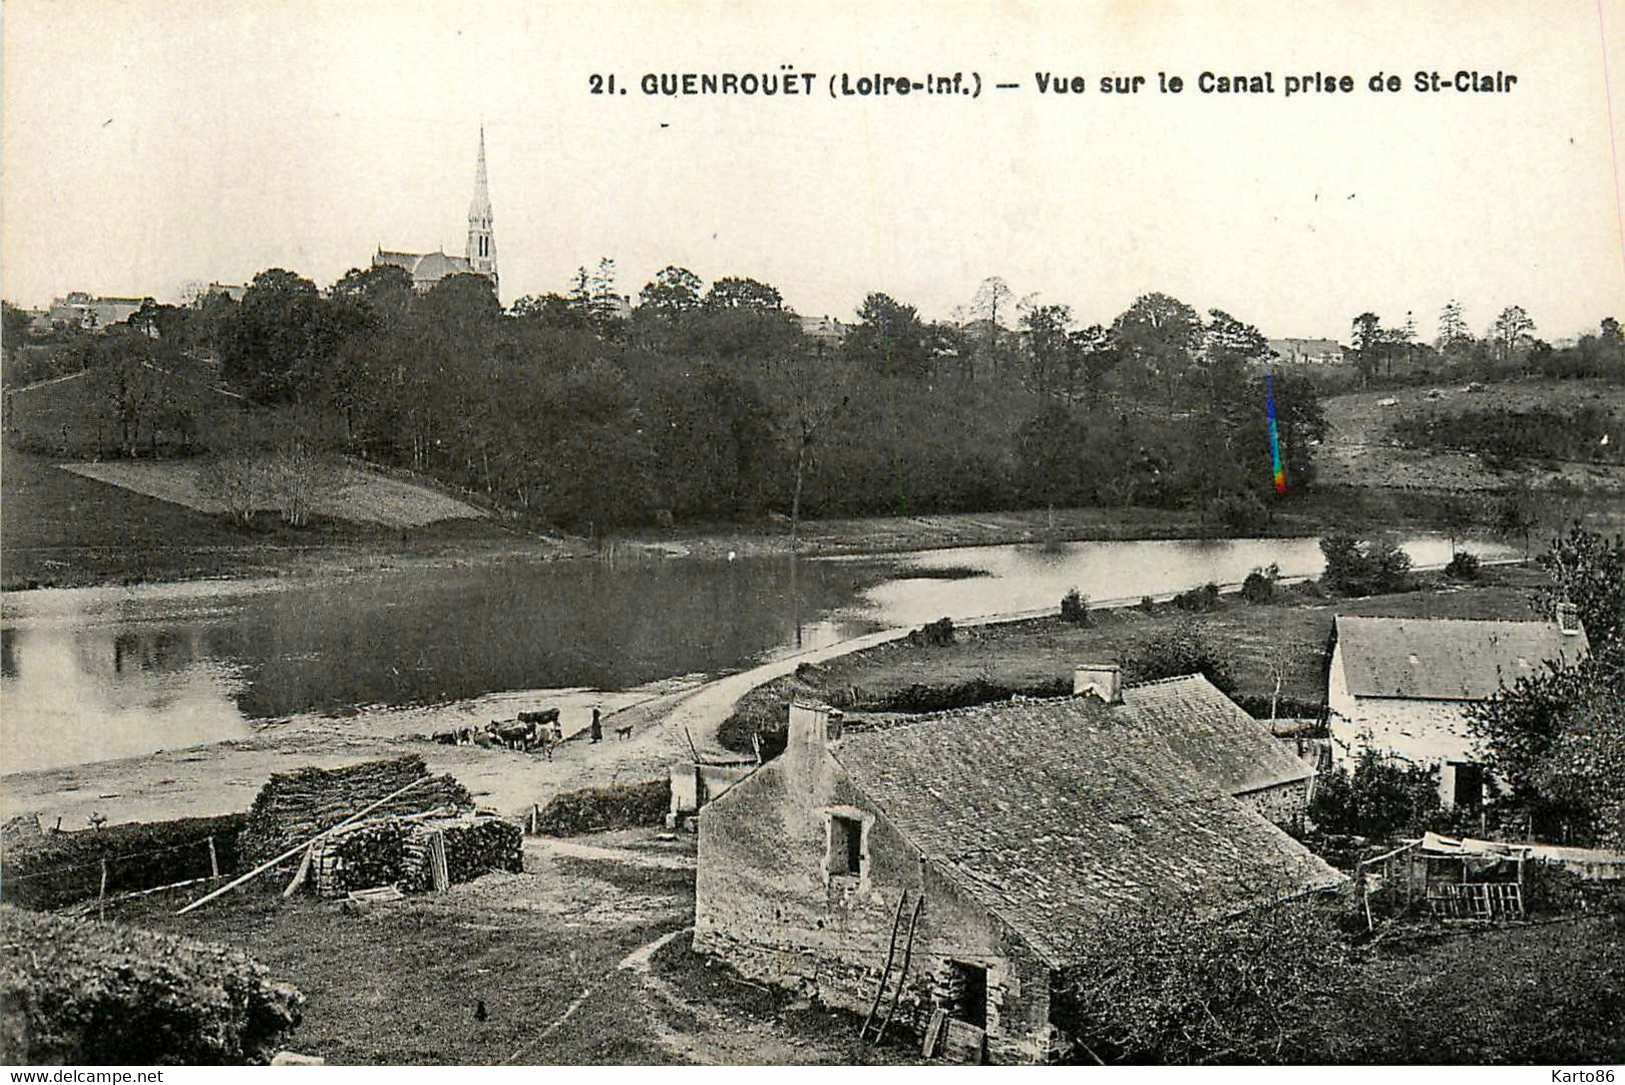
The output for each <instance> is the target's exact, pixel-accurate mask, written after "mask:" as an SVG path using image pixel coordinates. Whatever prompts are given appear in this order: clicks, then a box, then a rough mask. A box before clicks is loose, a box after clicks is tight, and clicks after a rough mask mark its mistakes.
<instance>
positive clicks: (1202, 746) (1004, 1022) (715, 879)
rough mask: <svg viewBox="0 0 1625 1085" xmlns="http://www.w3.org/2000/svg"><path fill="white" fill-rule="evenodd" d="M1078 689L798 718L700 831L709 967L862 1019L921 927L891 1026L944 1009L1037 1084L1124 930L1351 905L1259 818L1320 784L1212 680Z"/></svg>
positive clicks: (1091, 679)
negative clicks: (1328, 891)
mask: <svg viewBox="0 0 1625 1085" xmlns="http://www.w3.org/2000/svg"><path fill="white" fill-rule="evenodd" d="M1076 686H1077V688H1078V689H1079V690H1080V693H1079V695H1075V696H1073V697H1070V698H1055V699H1042V700H1023V701H1011V702H1004V703H999V704H993V705H984V706H979V707H976V708H970V709H963V710H957V711H952V712H945V713H937V714H932V715H928V716H924V717H920V718H918V719H915V720H911V721H909V722H906V723H902V724H898V725H894V726H889V727H883V728H879V729H875V730H868V731H859V730H857V729H856V726H854V727H853V728H852V729H847V728H846V727H845V725H844V720H843V719H842V717H841V715H840V713H838V712H836V711H834V710H832V709H829V708H827V707H821V706H811V705H805V704H797V705H795V706H793V707H792V708H791V711H790V734H789V741H788V744H787V746H786V749H785V751H784V753H783V754H782V755H781V756H780V757H779V758H777V759H776V760H774V761H772V762H770V763H768V764H767V765H765V766H764V767H763V768H761V769H760V770H759V771H757V772H756V773H755V774H754V775H752V776H751V777H750V778H748V779H746V780H744V781H743V782H741V783H740V784H738V786H736V787H734V788H733V789H732V790H730V791H729V792H728V793H727V794H725V795H722V796H721V797H719V798H717V799H716V800H715V801H714V802H712V803H710V804H709V805H708V806H706V807H705V808H704V810H702V811H701V813H700V817H699V826H700V829H699V869H698V874H697V880H696V903H695V934H694V946H695V949H696V950H698V951H700V952H705V953H712V954H716V955H718V956H720V957H722V958H723V959H725V960H726V961H728V962H729V963H730V964H732V965H733V966H734V967H735V968H737V969H738V970H739V971H740V972H742V973H743V974H745V975H746V976H749V977H751V978H754V979H758V980H762V981H766V982H770V983H774V984H778V985H782V986H789V987H794V988H799V989H801V990H804V991H805V992H806V993H807V994H808V995H809V996H812V997H816V998H818V999H820V1000H821V1001H822V1002H824V1003H825V1004H826V1005H830V1006H835V1007H840V1008H844V1009H848V1010H852V1011H855V1012H857V1013H860V1014H861V1013H865V1012H867V1011H868V1010H869V1009H870V1006H871V1005H872V1004H873V1003H874V1000H875V998H876V991H877V987H878V986H879V984H880V983H881V980H882V976H883V974H884V973H883V970H884V968H885V966H886V962H887V958H888V949H889V947H890V946H891V944H892V936H893V931H894V929H895V927H894V925H895V924H897V923H898V921H899V918H900V917H902V916H903V915H904V914H905V910H904V905H905V904H906V905H907V909H908V912H909V913H910V914H912V911H913V909H914V908H915V907H916V906H918V909H919V910H918V913H917V919H916V920H915V921H914V922H913V923H912V924H911V925H910V926H911V929H912V934H913V937H912V942H911V947H910V951H909V952H908V954H907V956H908V959H909V961H910V965H909V967H908V969H907V970H906V971H905V972H904V973H903V975H902V980H901V990H900V994H899V995H898V1011H897V1018H896V1020H895V1021H894V1022H893V1025H894V1027H896V1026H897V1025H898V1024H901V1025H902V1026H903V1027H904V1028H912V1029H913V1030H914V1031H915V1032H917V1033H923V1031H924V1030H925V1028H926V1026H927V1023H928V1021H929V1020H930V1019H931V1017H932V1016H933V1011H934V1010H937V1009H941V1010H943V1011H944V1012H945V1013H946V1015H947V1017H948V1018H950V1019H952V1020H957V1021H960V1022H964V1023H966V1024H967V1025H969V1026H973V1027H974V1028H979V1029H982V1030H985V1044H986V1049H985V1050H986V1054H987V1056H988V1057H990V1058H992V1059H993V1060H995V1061H1000V1062H1034V1061H1041V1060H1043V1059H1045V1058H1046V1057H1047V1056H1049V1055H1050V1054H1051V1052H1052V1051H1053V1050H1055V1048H1056V1045H1057V1044H1058V1043H1059V1042H1060V1040H1061V1038H1060V1037H1058V1036H1057V1035H1056V1033H1055V1030H1054V1029H1053V1028H1052V1026H1051V1023H1050V991H1051V983H1052V981H1053V980H1055V979H1056V978H1057V976H1058V974H1059V973H1061V972H1062V971H1063V970H1064V969H1066V968H1068V967H1069V966H1072V965H1074V964H1076V963H1078V962H1079V961H1080V959H1082V957H1083V956H1084V954H1085V952H1086V950H1087V947H1088V944H1089V940H1090V934H1091V932H1092V931H1094V930H1096V929H1098V928H1099V926H1100V925H1102V924H1104V923H1107V922H1110V921H1111V919H1112V918H1113V917H1114V916H1115V915H1120V914H1121V913H1122V912H1123V911H1125V910H1136V909H1151V910H1166V911H1170V912H1172V911H1180V912H1188V913H1195V914H1198V915H1213V916H1216V915H1223V914H1229V913H1233V912H1236V911H1241V910H1245V909H1247V908H1249V907H1253V906H1257V905H1260V904H1264V903H1268V902H1272V901H1276V900H1281V899H1285V898H1289V897H1293V896H1299V895H1302V894H1304V893H1308V892H1313V891H1316V890H1321V889H1325V888H1330V887H1332V886H1335V885H1337V884H1339V883H1340V882H1341V880H1342V878H1341V876H1340V875H1339V874H1338V873H1337V872H1336V871H1335V870H1333V869H1332V868H1330V867H1329V866H1327V865H1326V864H1325V863H1323V862H1322V861H1321V860H1320V859H1318V858H1316V857H1315V856H1314V855H1312V854H1310V853H1309V852H1308V851H1307V850H1306V849H1304V848H1303V847H1302V846H1301V845H1299V844H1298V843H1297V842H1296V841H1295V840H1293V839H1292V838H1291V837H1289V836H1288V835H1286V833H1284V832H1282V831H1281V830H1280V829H1279V828H1277V827H1276V826H1275V825H1274V824H1272V823H1271V821H1270V820H1269V818H1267V817H1266V816H1265V815H1264V814H1263V813H1261V812H1260V811H1261V810H1276V809H1279V810H1282V811H1286V814H1285V817H1286V819H1290V818H1291V817H1293V816H1296V815H1294V814H1292V813H1291V811H1290V808H1291V807H1292V806H1293V805H1294V804H1296V803H1297V802H1299V801H1301V797H1302V796H1303V795H1305V794H1306V788H1307V782H1306V780H1305V776H1306V775H1307V774H1308V772H1309V770H1308V769H1307V768H1306V767H1305V766H1304V765H1303V763H1302V762H1301V761H1299V760H1298V759H1297V758H1296V757H1294V756H1292V754H1291V753H1289V752H1288V751H1286V750H1284V749H1282V748H1281V747H1280V744H1279V743H1277V742H1276V741H1275V740H1274V739H1273V738H1271V737H1270V736H1269V734H1268V732H1267V730H1265V729H1264V726H1263V725H1262V724H1258V723H1256V722H1255V721H1252V720H1251V719H1250V718H1249V717H1247V716H1246V715H1245V713H1241V712H1240V710H1239V709H1236V708H1235V706H1234V704H1232V703H1231V702H1229V701H1228V699H1227V698H1225V697H1224V695H1223V694H1221V693H1220V692H1219V691H1218V690H1217V689H1215V688H1214V687H1213V686H1212V685H1210V684H1209V683H1208V682H1207V681H1206V679H1204V678H1201V677H1199V676H1198V677H1189V678H1180V679H1173V680H1169V681H1164V682H1157V683H1152V684H1149V685H1146V686H1139V687H1131V688H1128V689H1123V688H1122V686H1121V682H1120V679H1119V676H1118V675H1117V672H1116V668H1114V667H1113V668H1081V669H1080V671H1079V677H1078V680H1077V682H1076ZM1221 702H1222V703H1221ZM1226 705H1228V706H1229V707H1228V708H1225V706H1226ZM1243 724H1245V725H1246V726H1247V727H1248V728H1250V729H1251V730H1252V731H1256V732H1258V733H1259V734H1260V735H1261V739H1260V741H1258V742H1257V743H1254V742H1253V739H1252V735H1251V732H1250V731H1246V730H1244V729H1243V727H1242V725H1243ZM1226 736H1228V739H1231V740H1234V741H1233V742H1231V741H1227V737H1226ZM1231 747H1234V748H1231ZM1250 750H1256V751H1257V755H1258V757H1259V759H1260V761H1261V763H1262V766H1263V767H1257V766H1254V765H1251V764H1249V763H1248V762H1249V754H1248V752H1247V751H1250ZM1238 793H1239V797H1238ZM1294 795H1295V796H1297V797H1296V798H1294V797H1290V796H1294ZM898 954H899V956H900V957H901V956H903V955H904V949H903V948H901V947H900V948H899V949H898ZM891 986H892V987H896V986H898V980H897V978H896V976H895V975H894V976H893V978H892V985H891ZM887 990H888V995H887V998H888V1000H889V999H890V997H891V996H890V990H891V988H890V987H888V989H887Z"/></svg>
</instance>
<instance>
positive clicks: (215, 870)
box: [209, 833, 220, 878]
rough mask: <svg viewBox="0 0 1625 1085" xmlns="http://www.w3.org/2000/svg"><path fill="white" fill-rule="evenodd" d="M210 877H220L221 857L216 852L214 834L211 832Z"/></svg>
mask: <svg viewBox="0 0 1625 1085" xmlns="http://www.w3.org/2000/svg"><path fill="white" fill-rule="evenodd" d="M209 877H211V878H218V877H220V857H219V856H218V855H217V854H215V850H214V834H213V833H210V834H209Z"/></svg>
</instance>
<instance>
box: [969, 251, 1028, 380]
mask: <svg viewBox="0 0 1625 1085" xmlns="http://www.w3.org/2000/svg"><path fill="white" fill-rule="evenodd" d="M1015 302H1016V295H1015V291H1013V290H1011V289H1010V284H1009V283H1007V282H1005V281H1004V280H1003V279H1002V278H1000V277H999V276H997V275H989V276H988V277H987V278H985V279H983V280H982V281H981V283H980V284H978V286H977V287H976V295H975V296H974V297H973V298H971V303H970V310H969V313H968V316H969V318H970V323H972V324H975V325H978V330H979V332H980V334H979V335H978V336H977V337H976V338H977V339H978V342H979V349H978V350H976V351H973V352H972V354H971V355H967V357H966V365H967V368H966V371H965V376H966V379H967V380H968V381H970V382H972V383H974V382H975V380H976V364H975V361H974V356H975V355H976V354H980V355H981V356H982V357H983V358H984V359H986V361H987V368H988V370H989V371H990V372H992V373H994V374H997V373H998V371H999V369H1000V368H1001V362H1002V357H1003V351H1002V343H1001V340H1002V339H1003V336H1004V322H1005V321H1006V320H1008V319H1009V317H1010V310H1011V309H1012V308H1013V307H1014V306H1015Z"/></svg>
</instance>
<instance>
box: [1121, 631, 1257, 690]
mask: <svg viewBox="0 0 1625 1085" xmlns="http://www.w3.org/2000/svg"><path fill="white" fill-rule="evenodd" d="M1124 670H1125V671H1126V672H1127V677H1128V679H1129V680H1130V681H1134V682H1151V681H1155V680H1156V679H1158V678H1178V677H1180V676H1182V675H1187V674H1201V675H1205V676H1207V680H1208V681H1209V682H1212V683H1213V684H1214V685H1215V686H1218V687H1219V688H1220V689H1222V690H1224V691H1225V692H1227V693H1228V692H1229V691H1230V690H1232V689H1234V688H1235V682H1234V680H1233V679H1232V678H1231V676H1230V668H1229V665H1228V664H1227V663H1226V662H1225V661H1224V660H1223V659H1221V658H1220V657H1219V653H1218V652H1217V650H1215V649H1214V647H1213V646H1212V645H1211V644H1209V643H1208V641H1207V638H1205V637H1204V636H1202V634H1201V633H1199V632H1198V631H1196V630H1195V629H1191V628H1189V627H1179V628H1174V629H1167V630H1163V631H1161V632H1159V633H1154V634H1152V635H1151V636H1150V637H1147V638H1146V639H1145V640H1144V641H1141V642H1140V645H1139V647H1138V648H1137V649H1136V650H1135V652H1134V654H1133V655H1131V656H1130V657H1129V659H1128V660H1127V662H1126V664H1125V666H1124Z"/></svg>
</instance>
